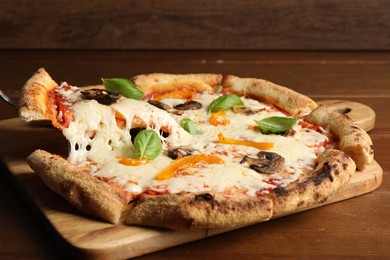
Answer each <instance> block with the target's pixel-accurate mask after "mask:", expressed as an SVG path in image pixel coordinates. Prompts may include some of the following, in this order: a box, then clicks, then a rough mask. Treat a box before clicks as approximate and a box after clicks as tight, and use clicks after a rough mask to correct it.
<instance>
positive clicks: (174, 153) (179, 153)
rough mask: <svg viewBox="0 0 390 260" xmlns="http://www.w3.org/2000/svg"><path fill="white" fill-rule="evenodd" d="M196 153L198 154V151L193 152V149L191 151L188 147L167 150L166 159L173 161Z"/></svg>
mask: <svg viewBox="0 0 390 260" xmlns="http://www.w3.org/2000/svg"><path fill="white" fill-rule="evenodd" d="M197 153H199V151H198V150H195V149H192V148H189V147H185V146H181V147H176V148H172V149H168V157H169V158H171V159H174V160H176V159H180V158H182V157H184V156H188V155H192V154H197Z"/></svg>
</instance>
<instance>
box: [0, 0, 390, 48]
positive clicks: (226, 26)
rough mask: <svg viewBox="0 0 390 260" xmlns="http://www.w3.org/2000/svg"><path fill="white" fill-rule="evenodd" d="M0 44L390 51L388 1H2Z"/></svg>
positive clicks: (67, 46)
mask: <svg viewBox="0 0 390 260" xmlns="http://www.w3.org/2000/svg"><path fill="white" fill-rule="evenodd" d="M0 6H1V7H2V8H1V9H0V29H1V32H2V35H1V41H0V48H10V49H15V48H16V49H23V48H27V49H126V50H129V49H176V50H188V49H197V50H199V49H218V50H232V49H241V50H341V49H342V50H389V49H390V34H389V31H390V16H389V15H388V14H389V13H390V5H389V4H388V2H387V1H385V0H371V1H365V0H358V1H356V0H346V1H336V0H324V1H320V0H314V1H313V0H303V1H301V0H292V1H291V0H277V1H264V0H244V1H234V0H224V1H222V0H189V1H178V0H163V1H157V0H150V1H136V0H132V1H131V0H130V1H129V0H120V1H115V2H111V1H103V0H95V1H81V2H80V1H74V0H73V1H65V0H57V1H54V2H53V1H49V0H37V1H34V2H31V1H28V0H22V1H17V2H15V1H9V0H0Z"/></svg>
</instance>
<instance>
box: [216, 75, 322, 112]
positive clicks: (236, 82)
mask: <svg viewBox="0 0 390 260" xmlns="http://www.w3.org/2000/svg"><path fill="white" fill-rule="evenodd" d="M222 85H223V87H224V88H230V89H231V90H233V92H238V93H239V94H242V95H244V96H249V97H255V98H256V99H258V100H259V101H262V102H265V103H269V104H273V105H276V106H277V107H278V108H280V109H282V110H284V111H286V112H288V113H289V114H291V115H292V116H303V115H306V114H308V113H310V112H311V111H312V110H313V109H314V108H316V107H317V104H316V103H315V102H314V101H313V100H312V99H310V98H309V97H307V96H304V95H302V94H300V93H298V92H295V91H294V90H291V89H288V88H286V87H282V86H279V85H277V84H275V83H272V82H269V81H266V80H263V79H255V78H240V77H237V76H233V75H228V76H226V77H225V78H224V80H223V83H222Z"/></svg>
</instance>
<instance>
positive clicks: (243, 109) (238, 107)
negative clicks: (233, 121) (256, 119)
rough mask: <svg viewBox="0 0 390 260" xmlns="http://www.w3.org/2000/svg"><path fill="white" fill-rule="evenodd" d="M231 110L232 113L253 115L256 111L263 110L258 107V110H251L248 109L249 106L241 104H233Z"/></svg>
mask: <svg viewBox="0 0 390 260" xmlns="http://www.w3.org/2000/svg"><path fill="white" fill-rule="evenodd" d="M232 110H233V112H234V113H236V114H243V115H247V116H249V115H254V114H256V113H258V112H260V111H261V110H264V109H259V110H252V109H250V108H249V107H246V106H241V105H235V106H233V107H232Z"/></svg>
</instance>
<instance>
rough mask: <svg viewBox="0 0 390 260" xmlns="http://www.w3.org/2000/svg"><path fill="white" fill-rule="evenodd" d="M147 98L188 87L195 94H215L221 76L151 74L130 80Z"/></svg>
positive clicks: (207, 74) (208, 74) (204, 74)
mask: <svg viewBox="0 0 390 260" xmlns="http://www.w3.org/2000/svg"><path fill="white" fill-rule="evenodd" d="M131 80H132V81H133V82H134V84H136V85H137V87H138V88H139V89H140V90H141V91H142V92H143V93H144V94H145V96H148V95H149V94H151V93H158V92H159V93H164V92H168V91H171V90H172V89H173V88H179V87H188V88H191V89H193V90H194V91H195V92H199V93H200V92H211V93H213V92H215V90H216V89H217V88H218V87H219V86H220V85H221V81H222V75H221V74H210V73H199V74H164V73H151V74H142V75H137V76H135V77H133V78H132V79H131Z"/></svg>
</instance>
